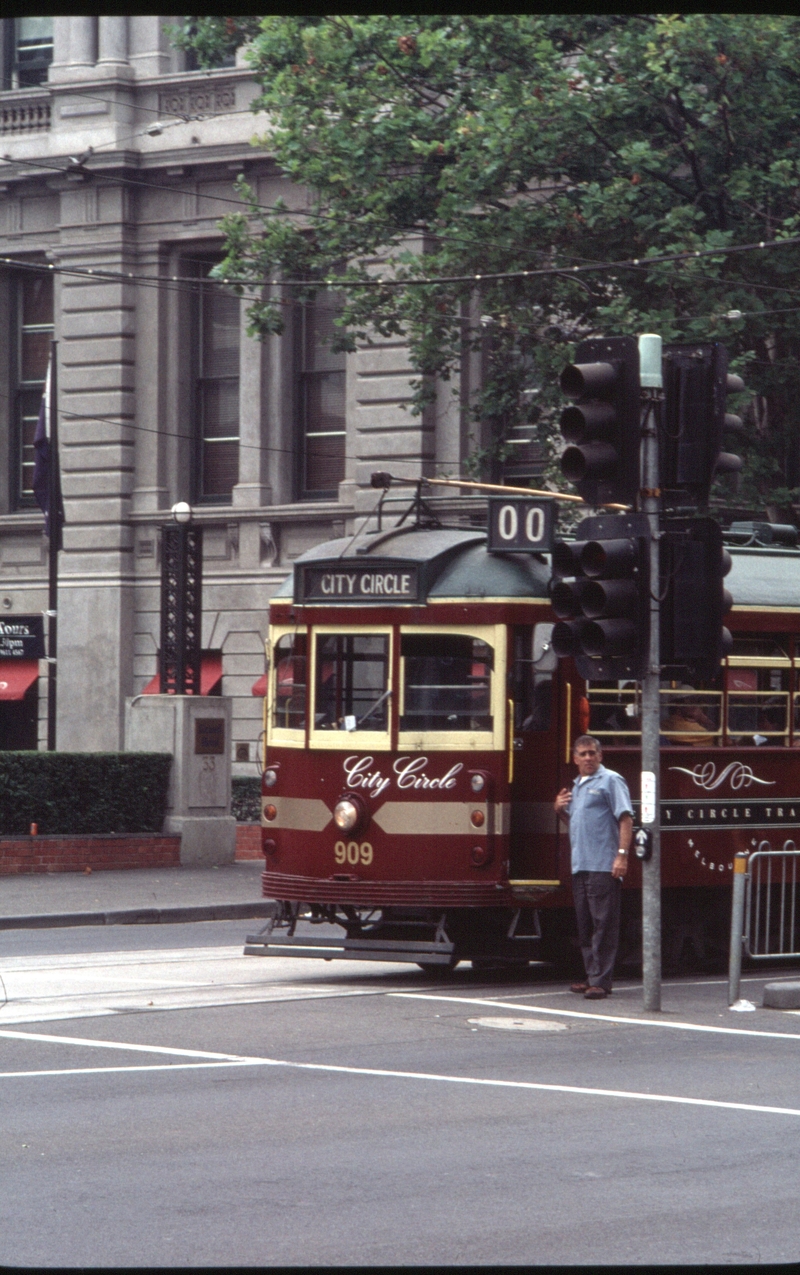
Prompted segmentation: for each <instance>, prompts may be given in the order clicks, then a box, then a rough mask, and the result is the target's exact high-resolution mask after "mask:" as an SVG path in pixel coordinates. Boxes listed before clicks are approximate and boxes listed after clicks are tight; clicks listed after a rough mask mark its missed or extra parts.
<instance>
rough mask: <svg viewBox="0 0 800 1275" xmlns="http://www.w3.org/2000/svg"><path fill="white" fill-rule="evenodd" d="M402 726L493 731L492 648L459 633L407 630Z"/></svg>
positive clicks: (403, 644) (403, 642)
mask: <svg viewBox="0 0 800 1275" xmlns="http://www.w3.org/2000/svg"><path fill="white" fill-rule="evenodd" d="M400 654H401V656H402V660H403V682H404V687H405V696H404V706H403V713H402V715H401V717H400V730H401V731H402V730H465V731H466V730H470V731H474V730H492V729H493V719H492V714H491V711H490V710H491V676H492V668H493V666H494V651H493V650H492V648H491V647H490V646H489V645H488V643H486V642H482V641H481V640H480V639H479V638H474V637H470V636H469V635H468V634H460V633H456V634H453V633H404V634H403V635H402V638H401V647H400Z"/></svg>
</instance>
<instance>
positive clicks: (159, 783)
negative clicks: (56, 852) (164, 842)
mask: <svg viewBox="0 0 800 1275" xmlns="http://www.w3.org/2000/svg"><path fill="white" fill-rule="evenodd" d="M171 765H172V757H171V756H170V754H169V753H49V752H40V753H34V752H0V836H10V835H15V834H16V835H19V834H25V833H27V832H29V831H30V825H31V824H32V823H35V824H36V825H37V827H38V831H39V833H40V834H41V835H43V836H44V835H49V836H56V835H64V836H75V835H79V834H81V833H89V832H161V829H162V825H163V823H164V814H165V811H166V805H167V791H168V787H169V772H170V766H171Z"/></svg>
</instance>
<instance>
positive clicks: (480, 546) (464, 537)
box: [275, 526, 550, 599]
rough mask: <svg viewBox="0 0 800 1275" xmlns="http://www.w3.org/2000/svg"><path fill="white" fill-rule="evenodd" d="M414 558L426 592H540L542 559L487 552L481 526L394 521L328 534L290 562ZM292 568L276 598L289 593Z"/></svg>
mask: <svg viewBox="0 0 800 1275" xmlns="http://www.w3.org/2000/svg"><path fill="white" fill-rule="evenodd" d="M395 560H396V561H398V562H406V563H408V562H416V563H419V564H420V566H423V565H424V568H425V575H426V577H427V597H428V598H439V599H442V598H531V597H533V598H545V597H546V596H547V582H548V580H549V577H550V568H549V566H548V564H547V563H546V562H544V561H542V560H540V559H536V558H534V557H532V556H531V555H527V554H526V555H522V554H514V555H511V554H508V555H501V554H490V553H488V552H487V549H486V532H485V531H483V530H481V529H480V528H469V527H433V528H425V527H414V526H412V527H398V528H394V529H393V530H391V531H388V532H387V531H383V532H367V533H366V534H360V535H357V536H355V537H349V536H348V537H342V538H341V539H337V540H328V541H325V542H324V543H323V544H319V545H315V546H314V547H313V548H312V549H308V550H306V552H305V553H303V554H301V555H300V556H299V557H298V558H297V559H296V560H295V562H296V564H300V565H301V564H303V563H313V562H320V563H322V562H324V563H326V564H327V563H332V562H341V564H342V566H343V567H344V566H345V565H350V566H353V565H355V563H364V564H367V563H375V562H378V561H379V562H386V563H389V562H392V561H395ZM294 590H295V585H294V573H292V574H291V575H289V576H288V577H287V578H286V580H284V582H283V584H282V585H281V587H280V588H279V589H278V590H277V592H276V594H275V597H276V598H291V597H293V596H294Z"/></svg>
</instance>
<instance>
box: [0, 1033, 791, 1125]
mask: <svg viewBox="0 0 800 1275" xmlns="http://www.w3.org/2000/svg"><path fill="white" fill-rule="evenodd" d="M0 1036H4V1037H6V1038H8V1039H13V1038H14V1037H16V1036H19V1037H20V1038H21V1039H24V1040H40V1041H48V1042H57V1043H59V1044H72V1045H88V1046H90V1047H92V1048H97V1049H119V1050H136V1051H138V1052H141V1053H155V1054H166V1053H172V1054H174V1055H175V1056H176V1057H185V1056H186V1055H187V1054H188V1055H191V1056H195V1057H197V1056H199V1057H205V1058H208V1059H210V1060H212V1061H208V1062H202V1063H199V1062H198V1063H184V1064H181V1063H175V1064H172V1065H170V1064H162V1065H161V1066H160V1067H155V1066H147V1065H144V1066H141V1065H139V1066H129V1067H119V1068H111V1067H87V1068H85V1069H80V1068H74V1067H73V1068H68V1069H64V1070H63V1071H58V1070H55V1069H53V1070H50V1071H27V1072H26V1071H15V1072H4V1073H0V1079H7V1080H11V1079H24V1078H28V1079H31V1078H35V1077H40V1076H77V1075H83V1076H91V1075H98V1074H102V1075H104V1074H108V1073H110V1072H128V1073H130V1072H137V1071H157V1070H158V1071H186V1070H189V1069H197V1068H203V1069H208V1068H210V1067H217V1068H219V1067H285V1068H287V1069H290V1070H293V1071H320V1072H329V1073H332V1074H338V1075H345V1076H376V1077H380V1078H383V1079H388V1080H427V1081H434V1082H437V1083H441V1084H451V1085H477V1086H480V1087H484V1088H493V1089H527V1090H531V1091H534V1092H540V1093H563V1094H576V1095H581V1096H583V1097H590V1098H619V1099H626V1100H628V1101H634V1102H666V1103H671V1104H673V1105H677V1106H685V1107H710V1108H717V1109H720V1110H726V1111H750V1112H756V1113H758V1114H761V1115H778V1116H800V1109H797V1108H794V1107H769V1106H763V1105H760V1104H759V1105H757V1104H755V1103H749V1102H722V1101H720V1100H718V1099H715V1098H686V1097H682V1096H680V1095H678V1094H654V1093H638V1092H636V1091H635V1090H626V1089H599V1088H589V1087H587V1086H584V1085H550V1084H541V1083H538V1082H536V1081H532V1080H496V1079H486V1078H485V1077H481V1076H448V1075H443V1074H441V1073H439V1072H425V1071H395V1070H391V1069H389V1068H384V1067H343V1066H338V1065H335V1064H333V1063H303V1062H290V1061H289V1060H288V1059H285V1058H247V1057H240V1056H237V1055H225V1054H221V1055H220V1054H203V1051H201V1050H191V1049H169V1048H167V1047H166V1046H164V1045H131V1044H128V1043H125V1042H122V1041H98V1040H86V1039H81V1038H78V1037H75V1038H73V1037H69V1036H45V1035H40V1034H37V1033H36V1032H8V1031H4V1032H0ZM217 1060H219V1061H217Z"/></svg>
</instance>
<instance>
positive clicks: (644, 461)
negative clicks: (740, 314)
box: [639, 336, 663, 1010]
mask: <svg viewBox="0 0 800 1275" xmlns="http://www.w3.org/2000/svg"><path fill="white" fill-rule="evenodd" d="M645 342H647V343H648V344H649V347H650V348H647V346H645V344H644V343H645ZM639 351H640V356H641V364H640V365H641V384H642V415H643V427H642V450H641V478H642V486H641V510H642V513H644V514H646V515H647V521H648V523H649V527H650V634H649V656H648V661H647V671H646V673H645V676H644V679H643V681H642V790H641V797H642V808H641V821H642V827H643V828H644V829H646V830H647V831H648V832H649V834H650V839H649V846H648V848H647V853H646V855H645V857H644V858H643V859H642V983H643V993H644V1008H645V1009H646V1010H660V1009H661V820H660V747H659V735H660V719H661V706H660V700H659V694H660V685H661V653H660V641H659V637H660V633H659V615H660V609H661V604H660V598H659V588H660V571H659V537H660V526H659V512H660V504H661V493H660V489H659V473H658V412H659V402H660V400H661V398H662V397H663V390H662V389H661V338H660V337H652V336H649V337H644V338H640V343H639ZM648 355H649V356H650V358H648ZM648 371H649V374H648Z"/></svg>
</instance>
